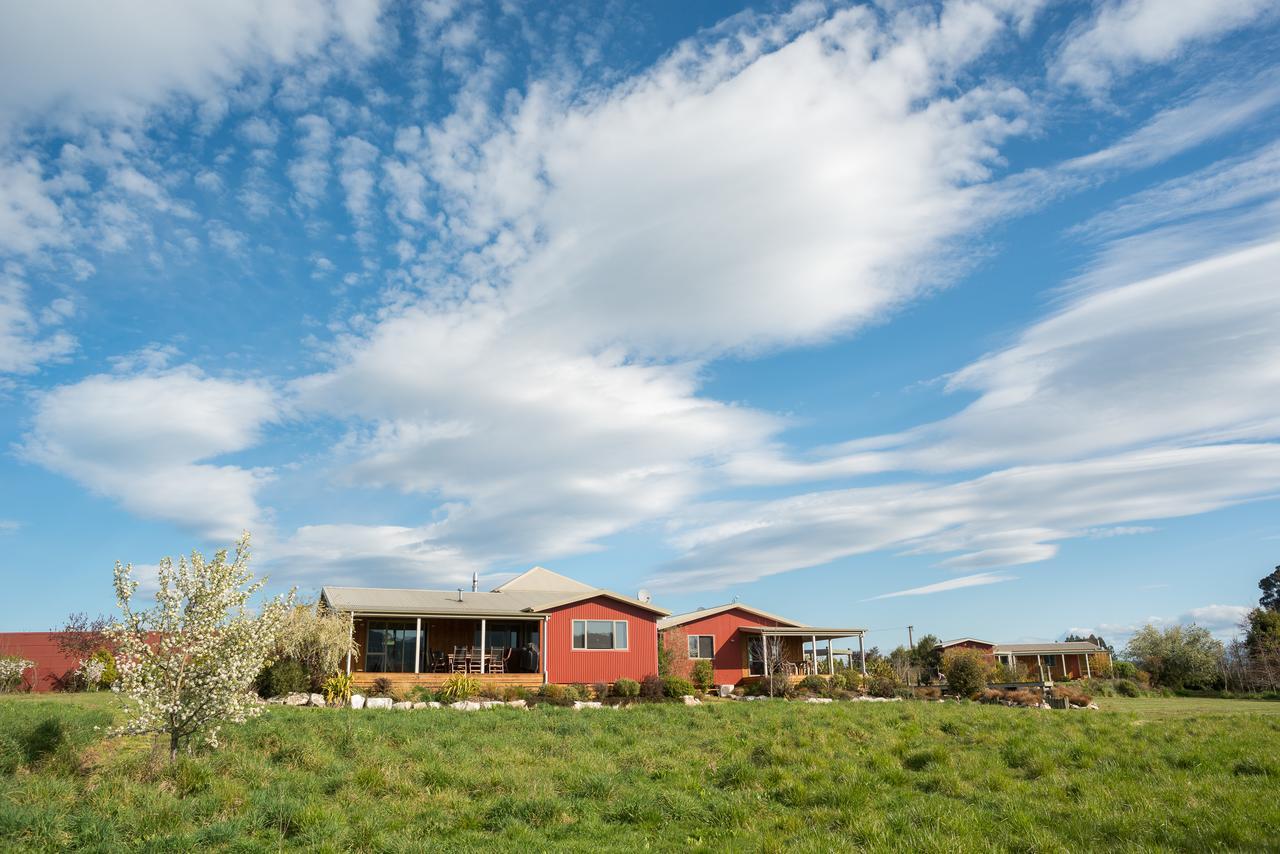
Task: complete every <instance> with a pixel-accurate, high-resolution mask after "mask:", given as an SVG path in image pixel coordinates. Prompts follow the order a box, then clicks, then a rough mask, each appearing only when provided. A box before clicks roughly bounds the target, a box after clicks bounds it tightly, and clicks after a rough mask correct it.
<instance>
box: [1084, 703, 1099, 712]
mask: <svg viewBox="0 0 1280 854" xmlns="http://www.w3.org/2000/svg"><path fill="white" fill-rule="evenodd" d="M1085 708H1086V709H1093V710H1094V711H1095V712H1096V711H1098V704H1097V703H1090V704H1089V705H1087V706H1085Z"/></svg>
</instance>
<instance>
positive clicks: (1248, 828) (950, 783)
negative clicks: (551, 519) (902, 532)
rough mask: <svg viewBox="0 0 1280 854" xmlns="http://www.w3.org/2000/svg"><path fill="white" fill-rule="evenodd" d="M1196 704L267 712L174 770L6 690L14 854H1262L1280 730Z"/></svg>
mask: <svg viewBox="0 0 1280 854" xmlns="http://www.w3.org/2000/svg"><path fill="white" fill-rule="evenodd" d="M1206 702H1214V703H1228V702H1231V701H1204V700H1185V701H1184V700H1159V701H1130V700H1126V701H1111V700H1108V701H1105V704H1106V708H1108V709H1114V710H1115V711H1111V712H1108V711H1103V712H1085V711H1070V712H1067V711H1044V710H1032V709H1011V708H1006V707H1003V706H979V705H968V704H966V705H960V704H954V703H946V704H937V703H918V702H905V703H893V704H888V703H886V704H869V703H833V704H830V705H825V706H822V705H807V704H803V703H794V702H789V703H783V702H780V701H775V702H762V703H728V702H724V703H715V704H712V703H708V704H706V705H704V706H701V707H699V708H692V709H690V708H685V707H683V706H673V705H660V706H642V707H637V708H632V709H626V710H620V711H617V710H587V711H581V712H574V711H573V710H570V709H560V708H548V707H542V708H538V709H535V710H532V711H527V712H524V711H518V710H513V709H500V710H490V711H483V712H474V713H458V712H453V711H449V710H442V711H418V712H400V711H361V712H352V711H349V710H337V709H334V710H327V709H326V710H319V709H283V708H272V709H271V710H270V711H269V712H268V713H267V714H266V715H265V716H263V717H262V718H260V719H258V720H256V721H254V722H252V723H250V724H248V725H246V726H244V727H237V728H233V729H231V730H230V731H228V732H227V734H226V738H225V741H226V744H225V746H224V747H223V748H222V749H221V750H219V751H216V752H212V753H205V754H201V755H197V756H195V757H193V758H184V759H182V760H180V761H179V762H178V763H176V764H174V765H172V766H169V765H167V763H164V762H163V761H160V762H153V761H152V757H151V755H150V753H149V752H148V750H147V749H146V742H144V741H140V740H138V739H133V740H128V741H122V740H107V741H103V740H101V739H100V737H99V733H97V732H95V731H94V730H93V727H94V726H95V725H101V724H102V723H103V722H104V721H105V719H106V718H107V717H108V716H109V714H110V708H111V706H110V704H111V698H110V697H108V696H100V697H89V698H79V697H78V698H73V699H70V700H66V699H62V698H58V699H28V698H22V699H16V700H14V699H0V733H5V734H8V735H9V736H10V743H11V744H16V745H18V748H19V749H20V750H21V752H22V757H21V767H19V769H18V770H17V772H16V773H13V774H9V773H5V772H3V771H0V849H18V850H24V851H54V850H67V849H83V850H98V851H119V850H149V851H170V850H175V851H176V850H190V849H193V848H202V849H208V850H215V851H221V850H237V851H243V850H277V849H279V848H319V849H322V850H323V849H328V850H348V849H358V850H365V851H405V850H423V849H431V850H468V851H470V850H494V849H501V850H506V849H514V848H517V847H519V848H522V849H531V850H549V849H557V850H563V849H568V850H578V851H601V850H605V851H620V850H630V851H637V850H681V851H683V850H734V851H738V850H744V851H752V850H765V851H783V850H787V851H791V850H800V851H828V850H832V849H849V848H855V847H865V848H871V849H874V850H884V851H889V850H894V851H903V850H916V851H943V850H945V851H954V850H1000V851H1079V850H1097V849H1113V850H1114V849H1125V850H1149V849H1154V848H1164V849H1169V848H1172V849H1183V850H1196V851H1204V850H1211V849H1215V848H1216V849H1230V850H1241V849H1245V850H1263V849H1271V848H1273V847H1274V845H1275V840H1276V839H1277V833H1278V832H1280V801H1278V800H1277V798H1276V797H1275V792H1276V791H1277V787H1278V786H1280V754H1278V752H1277V750H1276V745H1277V744H1280V716H1276V715H1275V714H1256V713H1254V711H1253V709H1254V707H1253V705H1252V704H1250V705H1235V706H1232V707H1227V706H1225V705H1222V706H1219V705H1215V706H1214V707H1213V708H1212V709H1211V711H1212V713H1209V714H1206V713H1203V712H1202V711H1199V710H1197V708H1196V707H1193V706H1192V705H1186V706H1182V707H1178V706H1177V705H1176V704H1179V703H1186V704H1203V703H1206ZM1176 708H1182V709H1187V710H1189V711H1187V712H1186V713H1185V714H1183V713H1177V712H1171V711H1170V710H1174V709H1176ZM1227 708H1231V709H1239V710H1241V712H1242V713H1225V714H1223V713H1218V712H1220V711H1223V710H1226V709H1227ZM1270 709H1271V707H1270V706H1268V707H1267V710H1268V711H1270ZM1153 710H1160V711H1153ZM49 721H55V722H56V723H52V724H51V723H49Z"/></svg>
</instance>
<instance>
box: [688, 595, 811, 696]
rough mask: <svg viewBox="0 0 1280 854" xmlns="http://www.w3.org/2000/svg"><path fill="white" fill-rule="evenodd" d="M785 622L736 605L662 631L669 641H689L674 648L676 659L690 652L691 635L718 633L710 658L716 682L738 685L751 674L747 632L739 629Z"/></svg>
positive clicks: (789, 651)
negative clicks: (677, 648)
mask: <svg viewBox="0 0 1280 854" xmlns="http://www.w3.org/2000/svg"><path fill="white" fill-rule="evenodd" d="M784 625H787V624H786V623H779V622H778V621H776V620H767V619H764V618H762V617H757V616H756V615H755V614H752V613H750V612H748V611H741V610H739V609H737V608H734V609H732V610H729V611H722V612H721V613H719V614H715V615H713V616H710V617H704V618H703V619H701V620H693V621H690V622H688V623H684V624H682V625H680V626H676V627H675V629H671V630H668V631H666V632H664V633H663V634H664V635H666V636H667V637H668V638H669V639H670V640H669V641H668V642H674V643H676V644H680V643H684V644H686V647H685V649H684V650H683V651H682V650H674V649H673V651H674V652H675V654H676V658H677V659H681V658H683V657H684V655H685V654H686V653H687V650H688V646H687V643H688V641H687V640H686V639H687V638H688V636H689V635H712V636H713V637H715V651H716V652H715V658H713V659H712V660H711V666H712V669H713V670H714V671H715V682H716V684H717V685H736V684H738V683H739V682H741V681H742V680H743V679H745V678H746V677H747V675H748V674H747V642H746V639H745V636H744V635H742V634H740V633H739V632H738V629H740V628H741V627H743V626H784ZM801 642H803V641H801ZM788 654H789V655H794V654H795V650H788Z"/></svg>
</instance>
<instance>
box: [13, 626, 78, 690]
mask: <svg viewBox="0 0 1280 854" xmlns="http://www.w3.org/2000/svg"><path fill="white" fill-rule="evenodd" d="M0 655H16V656H19V657H21V658H26V659H29V660H31V661H34V662H35V666H34V667H31V668H29V669H28V670H27V671H26V672H25V673H23V674H22V682H23V687H22V688H21V689H20V690H24V691H54V690H56V689H58V688H59V687H60V686H61V685H62V684H63V683H64V682H65V680H66V679H67V677H68V676H70V675H71V674H72V673H74V672H75V669H76V668H77V667H79V666H80V661H79V660H78V659H76V658H75V657H73V656H68V655H66V654H64V653H63V651H62V650H61V649H59V648H58V644H57V642H56V640H55V639H54V637H53V636H52V633H50V632H0Z"/></svg>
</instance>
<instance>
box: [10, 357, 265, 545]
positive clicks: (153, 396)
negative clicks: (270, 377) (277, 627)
mask: <svg viewBox="0 0 1280 854" xmlns="http://www.w3.org/2000/svg"><path fill="white" fill-rule="evenodd" d="M279 418H280V409H279V405H278V403H277V401H276V398H275V396H274V394H273V393H272V391H271V390H270V389H269V388H268V387H267V386H265V385H263V384H261V383H257V382H252V381H233V380H224V379H215V378H212V377H208V376H205V375H203V374H201V373H200V372H199V371H197V370H196V369H194V368H191V367H185V368H179V369H174V370H163V371H155V372H147V373H140V374H133V375H109V374H99V375H96V376H91V377H88V378H86V379H84V380H81V381H79V382H77V383H74V384H71V385H64V386H58V387H56V388H54V389H51V390H49V391H47V392H43V393H41V394H39V395H38V396H37V397H36V399H35V406H34V412H33V415H32V427H31V431H30V433H29V434H28V435H27V437H26V440H25V442H24V443H23V445H22V447H21V453H22V454H23V456H25V457H26V458H28V459H30V460H32V461H34V462H37V463H39V464H41V465H43V466H45V467H46V468H49V469H51V470H53V471H56V472H59V473H60V474H63V475H66V476H67V477H69V478H71V479H73V480H75V481H77V482H78V483H80V484H82V485H84V486H86V487H88V488H89V489H91V490H93V491H94V492H97V493H99V494H101V495H105V496H107V497H109V498H112V499H114V500H116V501H118V502H120V504H121V505H123V506H124V507H125V509H127V510H129V511H130V512H132V513H135V514H137V515H139V516H142V517H144V518H149V519H160V520H165V521H170V522H174V523H176V524H178V525H180V526H183V527H186V528H189V529H192V530H194V531H196V532H198V533H199V534H201V535H202V536H206V537H208V538H210V539H221V540H226V539H229V538H232V537H234V536H236V535H238V534H239V533H240V531H241V530H243V529H257V528H259V527H261V526H263V520H264V514H263V512H262V510H261V509H260V508H259V507H258V504H257V500H256V493H257V490H258V489H259V487H260V486H261V485H262V483H263V482H264V481H265V480H266V479H267V478H268V477H269V476H270V472H269V471H267V470H265V469H256V468H243V467H240V466H236V465H230V464H217V463H215V462H213V461H214V460H216V459H217V458H219V457H222V456H225V455H227V454H232V453H235V452H237V451H243V450H245V449H247V448H250V447H252V446H253V445H254V444H256V443H257V441H258V439H259V436H260V434H261V431H262V429H263V428H264V427H265V426H266V425H268V424H270V423H272V422H274V421H276V420H278V419H279Z"/></svg>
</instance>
